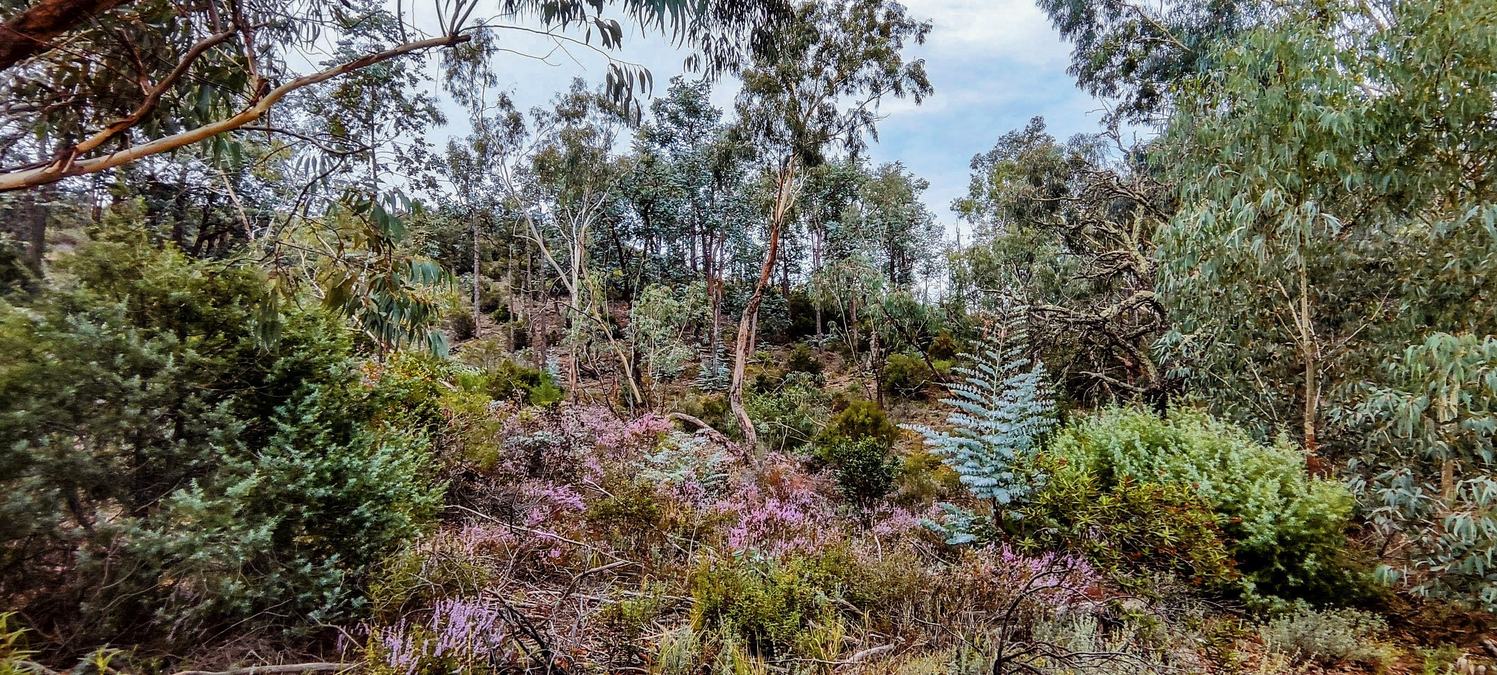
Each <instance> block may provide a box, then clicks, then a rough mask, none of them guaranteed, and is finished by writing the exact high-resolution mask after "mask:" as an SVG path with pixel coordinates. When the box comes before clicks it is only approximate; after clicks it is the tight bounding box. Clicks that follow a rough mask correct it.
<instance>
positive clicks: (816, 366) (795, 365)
mask: <svg viewBox="0 0 1497 675" xmlns="http://www.w3.org/2000/svg"><path fill="white" fill-rule="evenodd" d="M785 368H786V369H787V370H789V371H790V372H792V373H807V374H809V375H812V376H814V377H818V378H819V377H821V371H822V369H823V366H822V364H821V361H820V360H819V359H817V358H816V352H815V351H812V349H811V346H810V345H808V344H806V343H804V342H801V343H798V344H796V345H795V348H794V349H791V350H790V358H789V359H787V360H786V361H785Z"/></svg>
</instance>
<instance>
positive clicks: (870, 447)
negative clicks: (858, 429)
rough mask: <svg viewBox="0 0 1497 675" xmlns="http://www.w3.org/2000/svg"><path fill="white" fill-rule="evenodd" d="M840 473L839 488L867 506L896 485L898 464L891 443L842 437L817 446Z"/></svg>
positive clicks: (859, 505)
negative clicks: (890, 448)
mask: <svg viewBox="0 0 1497 675" xmlns="http://www.w3.org/2000/svg"><path fill="white" fill-rule="evenodd" d="M816 451H817V455H818V456H819V457H820V459H821V460H822V461H824V462H826V464H827V465H828V466H830V467H831V469H832V471H833V472H834V473H835V474H836V476H837V488H838V489H840V490H841V491H842V495H843V496H844V497H846V498H847V500H848V501H850V502H852V503H853V504H854V505H856V506H858V507H859V508H860V509H867V508H868V507H870V506H872V505H873V504H874V503H875V502H877V501H878V500H880V499H883V498H884V496H885V495H887V494H889V491H890V490H892V489H893V487H894V471H895V468H896V466H897V464H896V462H895V461H894V458H893V457H891V456H890V454H889V446H888V445H887V444H886V443H884V442H882V441H880V440H879V439H877V438H872V437H863V438H856V439H854V438H848V437H840V438H838V439H837V440H835V441H833V442H832V443H831V444H829V445H822V446H819V447H817V449H816Z"/></svg>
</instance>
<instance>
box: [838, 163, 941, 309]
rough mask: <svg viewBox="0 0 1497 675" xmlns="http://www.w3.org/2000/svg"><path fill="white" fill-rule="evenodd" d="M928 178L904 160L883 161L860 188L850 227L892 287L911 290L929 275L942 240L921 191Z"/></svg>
mask: <svg viewBox="0 0 1497 675" xmlns="http://www.w3.org/2000/svg"><path fill="white" fill-rule="evenodd" d="M928 188H930V181H927V180H925V179H923V178H920V177H919V176H916V175H915V174H913V173H911V172H910V171H909V170H908V169H906V168H905V166H904V164H903V163H900V162H891V163H888V164H882V165H880V166H879V167H878V168H876V169H874V170H873V172H872V173H871V174H870V175H869V176H868V178H867V180H865V181H863V182H862V184H861V185H860V186H859V190H858V198H857V201H856V202H855V203H854V208H855V209H856V211H855V213H854V214H853V217H854V219H855V220H854V224H853V228H854V229H855V230H857V231H859V232H860V233H861V234H862V236H863V237H864V238H865V239H866V241H867V243H868V246H869V248H870V249H871V251H870V252H871V253H872V254H873V256H874V259H876V260H878V261H879V264H880V267H882V269H883V273H884V277H885V278H886V279H888V282H889V285H890V287H892V288H902V289H908V288H910V287H911V286H912V285H913V284H914V282H915V280H916V279H917V278H918V277H925V276H929V274H930V273H931V272H933V270H932V269H931V267H930V264H929V263H930V261H932V260H934V259H935V257H936V256H935V252H936V250H937V248H938V247H939V246H940V244H941V234H942V233H941V230H940V226H939V225H938V224H937V223H936V220H935V216H934V215H932V214H931V212H930V209H927V208H926V207H925V202H924V201H922V200H921V195H922V194H923V193H924V192H925V191H926V190H927V189H928Z"/></svg>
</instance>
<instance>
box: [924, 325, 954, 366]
mask: <svg viewBox="0 0 1497 675" xmlns="http://www.w3.org/2000/svg"><path fill="white" fill-rule="evenodd" d="M961 352H962V350H961V347H960V346H958V345H957V343H956V338H954V337H952V336H951V332H950V331H944V330H943V331H941V332H939V333H936V336H935V337H934V338H932V339H931V341H930V346H929V347H927V348H926V349H925V354H926V355H927V356H929V357H930V358H931V360H932V361H954V360H956V357H957V355H958V354H960V353H961Z"/></svg>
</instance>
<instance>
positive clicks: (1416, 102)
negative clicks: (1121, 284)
mask: <svg viewBox="0 0 1497 675" xmlns="http://www.w3.org/2000/svg"><path fill="white" fill-rule="evenodd" d="M1494 34H1497V11H1494V10H1493V8H1492V7H1491V5H1490V4H1488V3H1470V2H1461V1H1457V0H1410V1H1399V2H1392V1H1390V2H1361V1H1352V0H1336V1H1332V2H1320V1H1315V2H1310V1H1303V2H1291V3H1285V4H1284V5H1282V6H1281V7H1280V8H1278V9H1276V10H1275V15H1274V16H1273V17H1271V19H1270V20H1269V22H1268V23H1266V24H1265V25H1264V26H1263V27H1260V28H1257V29H1254V30H1251V31H1248V32H1246V33H1244V34H1243V35H1242V37H1241V38H1240V39H1239V40H1237V41H1235V42H1234V43H1233V44H1232V45H1231V46H1230V47H1226V48H1223V49H1222V50H1221V51H1220V53H1219V54H1218V55H1217V57H1216V58H1217V60H1218V61H1219V62H1220V67H1219V68H1216V69H1214V70H1211V71H1209V72H1207V73H1204V74H1202V75H1201V76H1200V77H1198V78H1196V79H1195V80H1194V81H1193V82H1192V86H1191V88H1190V90H1189V93H1190V98H1189V99H1188V102H1189V105H1182V106H1181V109H1180V111H1179V113H1178V114H1177V116H1176V117H1175V119H1174V121H1173V122H1172V124H1171V133H1170V135H1169V136H1168V139H1167V143H1168V147H1169V152H1170V159H1171V161H1170V166H1171V168H1172V169H1173V171H1172V176H1171V177H1172V178H1174V179H1175V180H1177V181H1178V182H1179V185H1180V186H1181V187H1180V194H1179V196H1180V199H1181V202H1182V203H1181V207H1180V210H1179V213H1178V215H1177V216H1176V217H1175V218H1174V219H1173V220H1172V221H1171V222H1170V224H1169V225H1168V227H1166V228H1165V229H1164V230H1163V231H1162V233H1161V248H1162V251H1161V260H1163V265H1162V267H1161V270H1160V279H1159V288H1160V290H1161V291H1162V293H1163V295H1164V296H1165V304H1166V306H1168V307H1169V309H1170V317H1171V321H1172V323H1173V324H1174V328H1175V331H1174V332H1173V333H1172V334H1171V335H1170V336H1169V340H1168V341H1167V343H1166V346H1168V347H1169V348H1171V349H1173V350H1174V351H1175V353H1176V354H1178V355H1179V357H1180V358H1182V361H1181V363H1185V364H1188V365H1190V366H1191V367H1190V368H1189V370H1187V371H1186V373H1185V374H1187V375H1188V376H1190V378H1191V379H1192V380H1193V381H1194V382H1196V383H1197V384H1199V385H1200V386H1201V387H1202V391H1203V392H1208V397H1209V399H1210V400H1211V402H1212V403H1213V404H1214V405H1216V406H1217V407H1218V408H1220V409H1223V410H1225V411H1227V412H1229V413H1233V414H1236V415H1238V416H1240V417H1252V418H1255V419H1257V420H1258V421H1260V422H1261V423H1263V424H1265V425H1267V426H1269V427H1278V428H1294V429H1297V430H1298V431H1299V435H1300V436H1301V438H1302V440H1303V442H1304V445H1305V447H1306V449H1307V450H1308V451H1310V452H1311V453H1314V452H1315V451H1316V450H1317V448H1318V446H1319V445H1321V432H1322V430H1323V429H1324V428H1325V427H1326V425H1327V423H1328V418H1329V419H1330V420H1336V419H1340V418H1342V417H1343V416H1344V413H1345V412H1346V408H1347V407H1348V406H1349V405H1350V404H1351V402H1352V401H1353V400H1354V399H1355V397H1356V395H1357V390H1358V389H1359V388H1360V386H1361V383H1363V382H1367V381H1371V382H1377V381H1379V379H1380V378H1381V377H1382V374H1381V373H1382V371H1381V369H1380V367H1379V366H1380V365H1381V363H1382V362H1383V361H1384V359H1386V358H1387V357H1388V356H1390V355H1392V354H1396V353H1398V352H1400V351H1402V349H1403V348H1404V346H1405V345H1408V344H1413V343H1419V342H1422V341H1423V338H1424V336H1425V335H1426V334H1429V333H1433V332H1445V333H1451V334H1458V333H1474V334H1476V335H1485V334H1490V333H1493V332H1494V331H1497V318H1494V317H1497V307H1493V305H1492V303H1493V298H1497V274H1494V273H1493V271H1494V269H1497V171H1494V170H1493V165H1492V162H1491V158H1492V157H1493V156H1494V155H1497V77H1494V76H1493V73H1494V72H1497V40H1493V39H1492V37H1491V36H1492V35H1494ZM1341 439H1342V441H1343V442H1349V441H1354V440H1355V437H1354V436H1347V435H1343V436H1342V437H1341Z"/></svg>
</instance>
